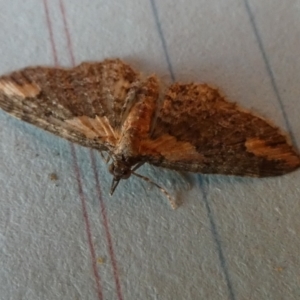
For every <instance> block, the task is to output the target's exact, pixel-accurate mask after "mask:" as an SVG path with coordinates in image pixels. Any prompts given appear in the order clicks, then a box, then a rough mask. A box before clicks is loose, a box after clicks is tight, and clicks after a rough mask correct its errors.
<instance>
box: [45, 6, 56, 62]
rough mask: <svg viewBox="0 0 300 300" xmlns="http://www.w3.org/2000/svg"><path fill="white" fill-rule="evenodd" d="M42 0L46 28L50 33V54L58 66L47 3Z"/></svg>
mask: <svg viewBox="0 0 300 300" xmlns="http://www.w3.org/2000/svg"><path fill="white" fill-rule="evenodd" d="M43 2H44V9H45V13H46V21H47V28H48V30H49V34H50V44H51V48H52V55H53V58H54V64H55V65H56V66H58V58H57V51H56V48H55V43H54V37H53V31H52V26H51V21H50V14H49V9H48V3H47V0H44V1H43Z"/></svg>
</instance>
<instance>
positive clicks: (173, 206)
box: [131, 172, 178, 209]
mask: <svg viewBox="0 0 300 300" xmlns="http://www.w3.org/2000/svg"><path fill="white" fill-rule="evenodd" d="M131 173H132V174H133V175H135V176H137V177H139V178H141V179H143V180H145V181H147V182H149V183H151V184H153V185H154V186H156V187H157V188H159V189H160V191H161V192H162V193H164V194H165V196H166V197H167V198H168V200H169V203H170V205H171V207H172V208H173V209H176V208H178V204H177V203H176V201H175V200H174V199H173V198H172V197H171V195H170V194H169V193H168V192H167V191H166V190H165V189H164V188H162V187H161V186H160V185H158V184H157V183H155V182H153V181H152V180H151V179H150V178H148V177H146V176H143V175H140V174H137V173H135V172H131Z"/></svg>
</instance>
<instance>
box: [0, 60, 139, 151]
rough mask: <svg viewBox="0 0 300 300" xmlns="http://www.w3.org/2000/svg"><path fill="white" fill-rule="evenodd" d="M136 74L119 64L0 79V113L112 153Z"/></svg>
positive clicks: (35, 71) (43, 70)
mask: <svg viewBox="0 0 300 300" xmlns="http://www.w3.org/2000/svg"><path fill="white" fill-rule="evenodd" d="M138 82H139V74H138V73H136V72H135V71H133V70H132V69H131V68H130V67H129V66H128V65H126V64H124V63H123V62H122V61H120V60H118V59H115V60H105V61H103V62H99V63H82V64H81V65H79V66H77V67H75V68H72V69H62V68H48V67H33V68H32V67H31V68H25V69H23V70H20V71H16V72H13V73H11V74H9V75H7V76H2V77H0V107H1V108H2V109H3V110H5V111H7V112H8V113H10V114H12V115H14V116H15V117H17V118H19V119H21V120H24V121H26V122H29V123H31V124H33V125H36V126H38V127H41V128H43V129H45V130H48V131H50V132H52V133H54V134H56V135H58V136H61V137H63V138H66V139H68V140H70V141H72V142H75V143H79V144H81V145H83V146H87V147H92V148H96V149H99V150H108V149H113V148H114V146H115V144H116V142H117V140H118V138H119V134H120V126H121V122H122V121H123V117H122V116H123V114H124V113H126V112H125V110H126V108H127V110H128V107H130V105H131V102H133V100H134V91H135V89H136V85H137V83H138Z"/></svg>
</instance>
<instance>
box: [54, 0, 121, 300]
mask: <svg viewBox="0 0 300 300" xmlns="http://www.w3.org/2000/svg"><path fill="white" fill-rule="evenodd" d="M59 2H60V8H61V13H62V16H63V23H64V27H65V32H66V36H67V45H68V49H69V53H70V57H71V63H72V64H73V66H74V65H75V57H74V51H73V47H72V41H71V36H70V32H69V27H68V23H67V18H66V11H65V7H64V4H63V1H62V0H59ZM90 157H91V163H92V168H93V171H94V177H95V181H96V189H97V193H98V198H99V201H100V209H101V215H102V220H103V226H104V229H105V234H106V239H107V246H108V253H109V256H110V260H111V264H112V268H113V275H114V280H115V285H116V290H117V295H118V299H119V300H123V295H122V290H121V284H120V276H119V272H118V265H117V260H116V256H115V252H114V247H113V242H112V237H111V234H110V230H109V222H108V217H107V213H106V208H105V204H104V201H103V198H102V192H101V187H100V181H99V177H98V173H97V168H96V161H95V156H94V154H93V151H92V150H91V151H90Z"/></svg>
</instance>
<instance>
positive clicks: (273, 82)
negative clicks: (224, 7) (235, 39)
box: [244, 0, 297, 145]
mask: <svg viewBox="0 0 300 300" xmlns="http://www.w3.org/2000/svg"><path fill="white" fill-rule="evenodd" d="M244 4H245V7H246V11H247V14H248V17H249V20H250V23H251V26H252V30H253V32H254V35H255V38H256V41H257V44H258V47H259V50H260V52H261V55H262V58H263V61H264V64H265V68H266V70H267V73H268V75H269V77H270V80H271V85H272V88H273V91H274V94H275V96H276V100H277V102H278V104H279V107H280V109H281V112H282V115H283V118H284V121H285V124H286V128H287V130H288V132H289V134H290V136H291V139H292V141H293V143H294V145H296V144H297V143H296V138H295V136H294V134H293V131H292V126H291V124H290V121H289V118H288V115H287V113H286V110H285V107H284V104H283V101H282V98H281V95H280V92H279V89H278V86H277V83H276V80H275V75H274V72H273V70H272V67H271V64H270V62H269V59H268V55H267V52H266V50H265V47H264V44H263V42H262V39H261V35H260V33H259V30H258V28H257V26H256V23H255V18H254V15H253V12H252V10H251V8H250V5H249V2H248V0H244Z"/></svg>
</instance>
